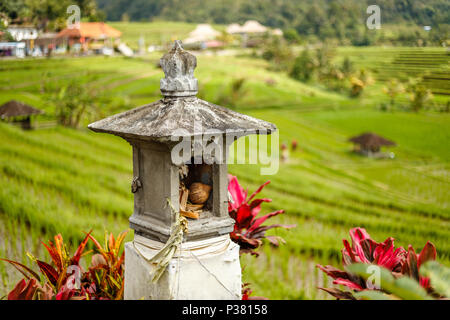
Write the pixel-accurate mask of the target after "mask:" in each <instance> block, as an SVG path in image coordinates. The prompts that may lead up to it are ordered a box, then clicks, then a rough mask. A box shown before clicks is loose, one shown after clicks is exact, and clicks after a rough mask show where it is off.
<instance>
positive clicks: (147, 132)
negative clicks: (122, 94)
mask: <svg viewBox="0 0 450 320" xmlns="http://www.w3.org/2000/svg"><path fill="white" fill-rule="evenodd" d="M89 128H90V129H91V130H93V131H96V132H106V133H111V134H115V135H117V136H121V137H123V138H139V139H144V140H154V141H159V142H169V141H170V138H171V137H172V136H194V135H199V134H204V133H221V134H223V133H229V134H236V135H237V136H243V135H248V134H252V133H266V134H270V133H272V132H274V131H275V130H276V127H275V125H274V124H272V123H269V122H266V121H263V120H259V119H256V118H252V117H250V116H247V115H244V114H241V113H238V112H235V111H233V110H230V109H227V108H224V107H221V106H218V105H215V104H212V103H209V102H207V101H204V100H201V99H198V98H197V97H184V98H169V97H166V98H164V99H161V100H159V101H156V102H154V103H151V104H148V105H145V106H142V107H140V108H136V109H133V110H130V111H126V112H123V113H119V114H117V115H114V116H111V117H108V118H105V119H103V120H100V121H97V122H94V123H91V124H90V125H89Z"/></svg>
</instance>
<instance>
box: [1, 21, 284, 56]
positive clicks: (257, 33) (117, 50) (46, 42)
mask: <svg viewBox="0 0 450 320" xmlns="http://www.w3.org/2000/svg"><path fill="white" fill-rule="evenodd" d="M227 35H228V36H233V39H234V41H233V45H238V46H241V47H252V46H256V45H257V44H258V43H260V42H261V41H262V38H263V37H264V36H267V35H271V36H282V35H283V32H282V31H281V30H280V29H270V28H268V27H266V26H264V25H262V24H260V23H259V22H258V21H255V20H249V21H247V22H245V23H244V24H243V25H239V24H237V23H233V24H230V25H228V26H227V27H226V29H225V31H222V32H221V31H218V30H216V29H214V28H213V27H212V26H211V25H210V24H198V25H197V27H196V28H195V29H194V30H193V31H192V32H190V33H189V35H188V37H187V38H186V39H182V42H183V45H184V46H185V47H186V48H189V49H190V50H205V49H212V50H214V49H222V48H225V47H227V46H228V45H229V43H228V42H227V41H224V40H223V39H224V38H226V36H227ZM121 36H122V32H121V31H119V30H117V29H115V28H113V27H111V26H110V25H108V24H107V23H104V22H80V23H78V24H73V25H71V26H69V27H67V28H65V29H63V30H61V31H60V32H44V31H43V30H39V29H38V28H37V27H35V26H32V25H13V24H11V25H9V26H8V27H7V28H6V30H5V31H3V32H1V31H0V57H15V58H24V57H27V56H29V57H43V56H47V57H49V56H52V55H67V54H71V55H107V56H108V55H114V54H121V55H124V56H128V57H129V56H133V55H135V54H142V53H145V52H151V51H155V50H162V49H163V48H162V47H161V46H160V44H150V45H149V46H148V47H145V45H144V44H145V39H144V38H143V37H141V38H140V39H139V47H140V48H139V50H137V51H133V50H132V49H131V48H130V47H129V46H128V45H127V44H126V43H125V42H123V41H121Z"/></svg>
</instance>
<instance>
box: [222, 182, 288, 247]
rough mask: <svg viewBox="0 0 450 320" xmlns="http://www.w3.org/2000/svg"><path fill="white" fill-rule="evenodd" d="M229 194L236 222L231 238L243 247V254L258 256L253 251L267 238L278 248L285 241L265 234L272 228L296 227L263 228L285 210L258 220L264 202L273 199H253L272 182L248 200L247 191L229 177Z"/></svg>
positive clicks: (230, 206)
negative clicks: (269, 220)
mask: <svg viewBox="0 0 450 320" xmlns="http://www.w3.org/2000/svg"><path fill="white" fill-rule="evenodd" d="M228 178H229V179H228V180H229V183H228V192H229V194H230V196H231V199H230V201H229V202H228V212H229V214H230V216H231V217H232V218H233V219H234V220H235V221H236V223H235V225H234V230H233V232H231V234H230V237H231V239H232V240H233V241H235V242H236V243H238V244H239V245H240V247H241V252H251V253H252V254H255V255H257V253H256V252H254V251H253V250H254V249H256V248H258V247H259V246H260V245H261V244H262V241H261V239H263V238H266V239H267V240H269V241H270V242H271V243H272V244H273V245H275V246H278V245H279V243H280V241H284V240H283V239H281V238H280V237H276V236H265V232H266V231H267V230H269V229H272V228H278V227H282V228H286V229H288V228H292V227H294V226H295V225H280V224H275V225H270V226H262V224H263V223H264V222H265V221H266V220H267V219H268V218H270V217H273V216H276V215H278V214H280V213H283V212H284V210H278V211H274V212H271V213H268V214H266V215H264V216H262V217H259V218H256V217H257V215H258V214H259V213H260V211H261V204H262V203H263V202H271V201H272V199H268V198H262V199H253V198H254V197H255V196H256V195H257V194H258V193H260V192H261V190H262V189H263V188H264V187H265V186H266V185H267V184H269V183H270V181H267V182H265V183H264V184H262V185H261V186H260V187H259V188H258V189H257V190H256V191H255V192H253V193H252V195H251V196H250V197H248V198H247V190H244V189H243V188H242V187H241V185H240V184H239V182H238V180H237V178H236V177H235V176H232V175H229V176H228Z"/></svg>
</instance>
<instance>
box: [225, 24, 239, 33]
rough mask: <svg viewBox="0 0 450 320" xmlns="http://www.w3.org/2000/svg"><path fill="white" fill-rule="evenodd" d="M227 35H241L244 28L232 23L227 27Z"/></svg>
mask: <svg viewBox="0 0 450 320" xmlns="http://www.w3.org/2000/svg"><path fill="white" fill-rule="evenodd" d="M226 31H227V33H231V34H233V33H240V32H242V27H241V26H240V25H239V24H237V23H232V24H230V25H229V26H228V27H227V30H226Z"/></svg>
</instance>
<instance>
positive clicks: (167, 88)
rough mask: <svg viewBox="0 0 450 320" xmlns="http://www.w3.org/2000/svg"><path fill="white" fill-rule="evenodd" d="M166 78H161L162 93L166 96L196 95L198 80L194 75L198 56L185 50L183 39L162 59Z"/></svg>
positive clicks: (176, 42) (161, 62)
mask: <svg viewBox="0 0 450 320" xmlns="http://www.w3.org/2000/svg"><path fill="white" fill-rule="evenodd" d="M160 64H161V67H162V68H163V70H164V74H165V75H166V77H165V78H163V79H161V82H160V84H161V93H162V94H163V95H164V96H175V97H184V96H192V95H196V94H197V91H198V82H197V79H196V78H195V77H194V69H195V67H196V66H197V58H196V57H195V56H194V55H192V54H190V53H189V52H187V51H185V50H184V49H183V48H182V46H181V41H179V40H177V41H175V44H174V46H173V48H172V50H170V52H168V53H166V54H165V55H164V56H163V57H162V58H161V60H160Z"/></svg>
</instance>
